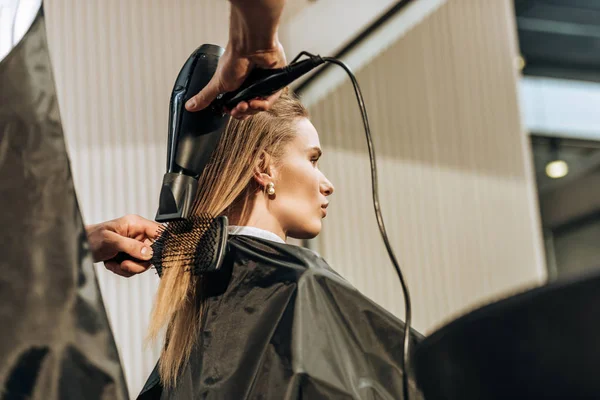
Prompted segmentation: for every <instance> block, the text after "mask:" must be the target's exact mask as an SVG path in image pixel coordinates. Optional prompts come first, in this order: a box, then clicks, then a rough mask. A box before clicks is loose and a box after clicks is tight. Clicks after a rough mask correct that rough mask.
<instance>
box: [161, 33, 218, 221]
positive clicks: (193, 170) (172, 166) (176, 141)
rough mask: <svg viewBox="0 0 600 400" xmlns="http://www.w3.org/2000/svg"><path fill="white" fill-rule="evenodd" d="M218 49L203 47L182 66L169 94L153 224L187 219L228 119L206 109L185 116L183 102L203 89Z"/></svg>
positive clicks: (211, 70) (205, 45) (211, 109)
mask: <svg viewBox="0 0 600 400" xmlns="http://www.w3.org/2000/svg"><path fill="white" fill-rule="evenodd" d="M224 51H225V50H224V49H223V48H222V47H219V46H216V45H212V44H204V45H202V46H200V47H199V48H198V49H196V51H194V53H192V55H191V56H190V57H189V58H188V60H187V61H186V62H185V64H184V65H183V67H182V68H181V71H180V72H179V75H178V76H177V80H176V81H175V85H174V87H173V92H172V93H171V101H170V104H169V136H168V144H167V173H166V174H165V175H164V177H163V183H162V188H161V191H160V199H159V206H158V212H157V214H156V218H155V219H156V221H158V222H167V221H173V220H179V219H185V218H187V217H189V215H190V213H191V211H192V206H193V202H194V198H195V196H196V191H197V189H198V178H199V176H200V174H201V173H202V170H203V169H204V167H205V166H206V164H207V163H208V160H209V159H210V156H211V154H212V152H213V150H214V148H215V146H216V144H217V142H218V140H219V137H220V136H221V132H222V130H223V129H224V128H225V125H226V124H227V122H228V120H229V115H227V114H225V113H222V112H216V111H215V109H214V108H212V107H207V108H205V109H204V110H201V111H198V112H188V111H187V110H186V109H185V102H186V101H187V100H188V99H190V98H191V97H192V96H194V95H195V94H197V93H198V92H199V91H200V90H202V88H204V87H205V86H206V85H207V84H208V82H209V81H210V79H211V78H212V76H213V75H214V73H215V71H216V70H217V64H218V62H219V58H220V57H221V55H223V52H224Z"/></svg>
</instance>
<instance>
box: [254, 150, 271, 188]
mask: <svg viewBox="0 0 600 400" xmlns="http://www.w3.org/2000/svg"><path fill="white" fill-rule="evenodd" d="M272 162H273V158H272V157H271V155H270V154H269V153H267V152H266V151H263V152H262V154H261V155H260V159H259V162H258V164H257V165H255V166H254V181H255V182H256V183H257V184H258V186H260V187H261V188H264V187H266V186H267V184H268V183H269V182H272V181H273V178H274V174H273V172H274V167H273V165H272Z"/></svg>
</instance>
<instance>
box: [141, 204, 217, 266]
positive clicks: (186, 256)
mask: <svg viewBox="0 0 600 400" xmlns="http://www.w3.org/2000/svg"><path fill="white" fill-rule="evenodd" d="M159 235H160V236H159V237H158V239H156V240H155V241H154V243H153V244H152V250H153V252H154V254H153V257H152V263H153V264H154V267H155V268H156V271H157V272H158V274H159V275H162V271H163V269H164V268H172V267H177V268H183V269H184V270H186V271H190V272H191V273H192V274H194V275H198V274H200V273H202V272H204V271H207V270H210V269H211V266H212V264H213V263H214V262H215V259H216V255H217V252H218V249H219V246H218V243H219V238H220V237H221V231H220V225H219V223H218V221H216V220H215V219H214V218H213V217H212V216H211V215H210V214H206V213H204V214H200V215H196V216H193V217H190V218H188V219H185V220H180V221H173V222H169V223H168V225H167V226H166V227H162V229H161V230H160V232H159Z"/></svg>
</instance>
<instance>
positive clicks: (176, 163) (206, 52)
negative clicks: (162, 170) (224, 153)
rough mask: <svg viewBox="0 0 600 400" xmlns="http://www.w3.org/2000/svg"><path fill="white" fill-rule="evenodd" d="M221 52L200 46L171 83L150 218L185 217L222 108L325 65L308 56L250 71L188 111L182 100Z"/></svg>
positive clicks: (221, 122) (221, 123) (204, 79)
mask: <svg viewBox="0 0 600 400" xmlns="http://www.w3.org/2000/svg"><path fill="white" fill-rule="evenodd" d="M224 52H225V50H224V49H223V48H222V47H219V46H216V45H212V44H204V45H202V46H200V47H199V48H198V49H196V50H195V51H194V52H193V53H192V55H191V56H190V57H189V58H188V60H187V61H186V62H185V64H184V65H183V67H182V68H181V71H180V72H179V75H178V76H177V80H176V81H175V85H174V87H173V91H172V93H171V101H170V104H169V134H168V144H167V172H166V174H165V175H164V177H163V183H162V188H161V191H160V199H159V206H158V212H157V214H156V218H155V219H156V221H158V222H168V221H174V220H180V219H186V218H188V217H189V216H190V213H191V211H192V206H193V203H194V198H195V196H196V191H197V189H198V178H199V177H200V175H201V174H202V171H203V170H204V167H205V166H206V164H207V163H208V161H209V159H210V157H211V155H212V153H213V151H214V149H215V147H216V145H217V143H218V141H219V138H220V137H221V133H222V132H223V130H224V129H225V127H226V125H227V122H228V121H229V118H230V117H229V115H228V114H227V113H225V111H226V110H228V109H232V108H234V107H235V106H236V105H237V104H238V103H239V102H241V101H247V100H251V99H253V98H256V97H263V96H268V95H270V94H273V93H275V92H277V91H278V90H281V89H283V88H284V87H285V86H287V85H289V84H290V83H291V82H293V81H294V80H296V79H297V78H299V77H300V76H302V75H304V74H306V73H307V72H309V71H310V70H312V69H313V68H315V67H317V66H318V65H320V64H322V63H323V62H324V60H323V59H322V58H321V57H319V56H312V57H310V58H308V59H305V60H302V61H298V62H292V63H291V64H290V65H288V66H286V67H284V68H277V69H268V70H267V69H259V68H257V69H254V70H253V71H252V73H251V74H250V75H249V76H248V78H247V79H246V80H245V81H244V83H243V84H242V85H241V86H240V88H238V89H237V90H235V91H233V92H230V93H224V94H221V95H219V97H218V98H217V99H216V100H215V101H214V102H213V103H212V104H211V105H210V106H209V107H207V108H205V109H204V110H201V111H197V112H189V111H187V110H186V109H185V102H186V101H187V100H188V99H189V98H191V97H192V96H194V95H195V94H197V93H198V92H200V90H202V88H204V87H205V86H206V85H207V84H208V82H209V81H210V79H211V78H212V76H213V75H214V73H215V71H216V70H217V64H218V62H219V58H220V57H221V56H222V55H223V53H224Z"/></svg>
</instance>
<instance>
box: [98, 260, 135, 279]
mask: <svg viewBox="0 0 600 400" xmlns="http://www.w3.org/2000/svg"><path fill="white" fill-rule="evenodd" d="M104 266H105V267H106V269H107V270H109V271H111V272H113V273H115V274H117V275H119V276H122V277H124V278H130V277H132V276H133V275H134V274H132V273H131V272H127V271H124V270H122V269H121V267H120V266H119V264H117V263H116V262H112V261H107V262H105V263H104Z"/></svg>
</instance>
